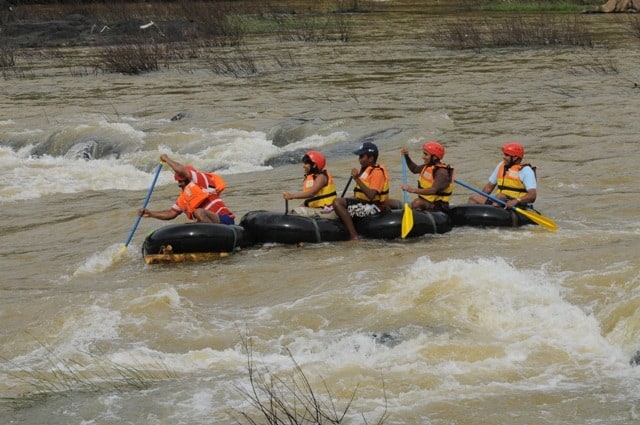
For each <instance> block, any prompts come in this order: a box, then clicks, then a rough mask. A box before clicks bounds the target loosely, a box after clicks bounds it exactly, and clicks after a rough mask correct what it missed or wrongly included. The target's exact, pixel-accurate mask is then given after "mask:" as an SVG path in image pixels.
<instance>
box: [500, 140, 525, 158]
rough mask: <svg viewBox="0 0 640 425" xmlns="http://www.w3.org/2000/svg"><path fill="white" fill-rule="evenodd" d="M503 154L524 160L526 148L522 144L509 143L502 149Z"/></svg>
mask: <svg viewBox="0 0 640 425" xmlns="http://www.w3.org/2000/svg"><path fill="white" fill-rule="evenodd" d="M502 153H503V154H505V155H509V156H517V157H518V158H524V147H523V146H522V145H521V144H520V143H517V142H509V143H506V144H505V145H504V146H503V147H502Z"/></svg>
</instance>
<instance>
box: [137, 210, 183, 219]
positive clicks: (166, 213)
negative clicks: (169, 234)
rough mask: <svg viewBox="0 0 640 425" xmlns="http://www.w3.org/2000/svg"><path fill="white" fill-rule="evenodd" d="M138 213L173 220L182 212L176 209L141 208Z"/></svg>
mask: <svg viewBox="0 0 640 425" xmlns="http://www.w3.org/2000/svg"><path fill="white" fill-rule="evenodd" d="M138 215H139V216H141V217H151V218H157V219H158V220H173V219H174V218H176V217H177V216H178V215H180V213H179V212H178V211H176V210H174V209H168V210H162V211H151V210H149V209H147V208H140V209H139V210H138Z"/></svg>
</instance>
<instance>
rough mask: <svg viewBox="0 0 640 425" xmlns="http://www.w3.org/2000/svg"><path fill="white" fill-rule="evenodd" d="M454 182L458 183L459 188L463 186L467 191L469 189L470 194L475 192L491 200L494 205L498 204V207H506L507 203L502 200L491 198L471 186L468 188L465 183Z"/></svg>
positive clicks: (456, 180)
mask: <svg viewBox="0 0 640 425" xmlns="http://www.w3.org/2000/svg"><path fill="white" fill-rule="evenodd" d="M454 182H456V183H458V184H459V185H460V186H464V187H466V188H467V189H469V190H470V191H472V192H476V193H477V194H479V195H482V196H486V197H487V198H489V199H490V200H492V201H493V202H495V203H498V204H500V205H502V206H505V205H507V203H506V202H505V201H503V200H502V199H500V198H496V197H495V196H491V195H489V194H488V193H485V192H483V191H481V190H480V189H476V188H475V187H473V186H469V185H468V184H466V183H465V182H461V181H460V180H458V179H455V180H454Z"/></svg>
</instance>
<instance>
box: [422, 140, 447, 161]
mask: <svg viewBox="0 0 640 425" xmlns="http://www.w3.org/2000/svg"><path fill="white" fill-rule="evenodd" d="M422 150H423V151H425V152H429V153H430V154H431V155H435V156H437V157H438V159H440V160H442V158H444V146H442V145H441V144H440V143H438V142H427V143H425V144H424V145H422Z"/></svg>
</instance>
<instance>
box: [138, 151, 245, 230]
mask: <svg viewBox="0 0 640 425" xmlns="http://www.w3.org/2000/svg"><path fill="white" fill-rule="evenodd" d="M160 161H162V162H166V163H167V164H168V165H169V166H170V167H171V168H172V169H173V171H174V173H175V174H174V178H175V179H176V181H177V182H178V186H179V187H180V189H181V190H182V191H181V193H180V195H179V196H178V199H177V200H176V203H175V204H173V206H172V207H171V208H170V209H168V210H162V211H151V210H149V209H147V208H141V209H140V210H138V215H140V216H142V217H152V218H157V219H159V220H173V219H174V218H176V217H177V216H179V215H180V214H182V213H185V214H186V216H187V218H189V219H190V220H194V221H196V222H198V223H222V224H234V223H235V215H233V213H232V212H231V210H230V209H229V208H228V207H227V206H226V205H225V203H224V201H223V200H222V198H220V194H221V193H222V191H223V190H224V189H225V188H226V187H227V185H226V183H225V182H224V180H223V179H222V177H220V176H219V175H217V174H215V173H204V172H202V171H198V170H196V169H195V168H193V167H192V166H190V165H186V166H185V165H182V164H180V163H179V162H176V161H174V160H172V159H170V158H169V157H168V156H167V155H166V154H163V155H161V156H160Z"/></svg>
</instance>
